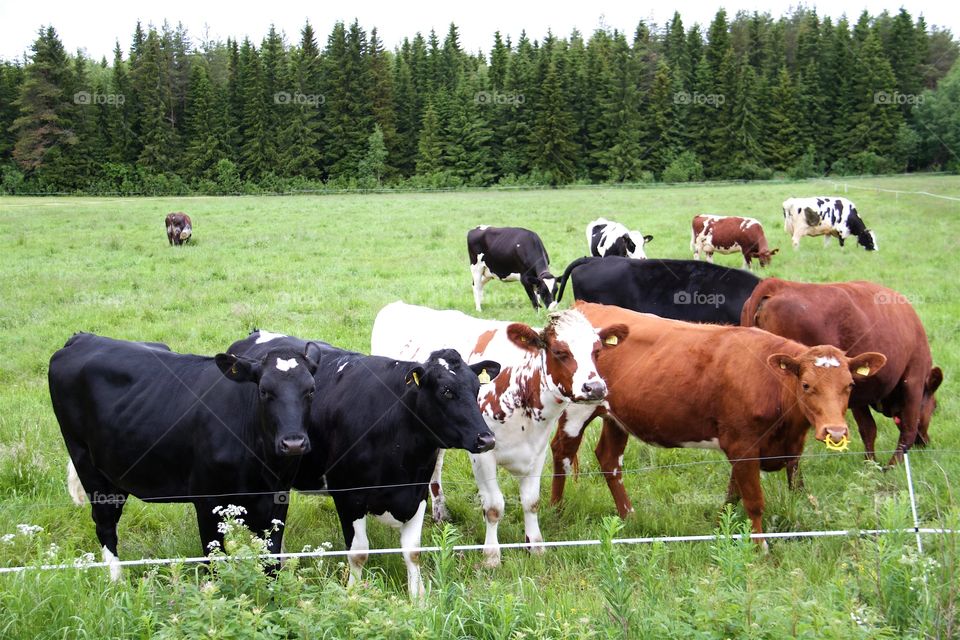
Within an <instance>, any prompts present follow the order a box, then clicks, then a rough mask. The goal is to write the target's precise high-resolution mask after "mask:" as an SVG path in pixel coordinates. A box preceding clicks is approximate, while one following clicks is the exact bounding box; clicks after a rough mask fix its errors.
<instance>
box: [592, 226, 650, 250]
mask: <svg viewBox="0 0 960 640" xmlns="http://www.w3.org/2000/svg"><path fill="white" fill-rule="evenodd" d="M652 240H653V236H651V235H646V236H645V235H643V234H642V233H640V232H639V231H630V230H629V229H627V228H626V227H625V226H624V225H622V224H620V223H619V222H614V221H613V220H607V219H606V218H597V219H596V220H594V221H592V222H590V223H589V224H588V225H587V246H588V247H590V255H592V256H596V257H598V258H602V257H604V256H620V257H622V258H635V259H637V260H646V258H647V253H646V251H644V247H645V246H646V245H647V243H649V242H650V241H652Z"/></svg>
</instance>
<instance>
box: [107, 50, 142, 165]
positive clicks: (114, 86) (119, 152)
mask: <svg viewBox="0 0 960 640" xmlns="http://www.w3.org/2000/svg"><path fill="white" fill-rule="evenodd" d="M111 71H112V78H111V87H110V89H111V91H112V92H113V93H114V94H116V95H117V96H123V104H118V105H116V106H115V107H114V108H113V109H110V111H109V116H110V118H109V122H108V127H109V130H110V142H111V149H110V157H111V158H112V159H113V160H114V161H116V162H119V163H132V162H133V161H134V160H136V158H137V156H138V155H139V150H138V148H137V146H138V145H137V140H136V135H135V134H134V132H133V108H134V104H133V103H132V95H131V94H132V86H131V84H130V78H129V76H128V75H127V64H126V63H125V62H124V61H123V51H121V49H120V43H119V42H117V43H116V45H115V46H114V48H113V68H112V70H111Z"/></svg>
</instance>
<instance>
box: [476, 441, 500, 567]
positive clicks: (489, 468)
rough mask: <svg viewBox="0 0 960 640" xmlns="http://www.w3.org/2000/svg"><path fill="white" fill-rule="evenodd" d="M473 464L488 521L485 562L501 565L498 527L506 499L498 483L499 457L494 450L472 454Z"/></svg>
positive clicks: (481, 501)
mask: <svg viewBox="0 0 960 640" xmlns="http://www.w3.org/2000/svg"><path fill="white" fill-rule="evenodd" d="M470 462H471V463H472V464H473V476H474V478H475V479H476V481H477V488H478V489H479V490H480V508H481V509H483V517H484V519H485V520H486V522H487V535H486V538H485V539H484V542H483V545H484V549H483V555H484V558H485V559H484V564H485V565H486V566H488V567H498V566H500V542H499V541H498V540H497V527H498V526H499V525H500V518H501V517H503V509H504V500H503V492H501V491H500V485H499V484H497V459H496V457H494V455H493V452H491V451H488V452H486V453H477V454H470Z"/></svg>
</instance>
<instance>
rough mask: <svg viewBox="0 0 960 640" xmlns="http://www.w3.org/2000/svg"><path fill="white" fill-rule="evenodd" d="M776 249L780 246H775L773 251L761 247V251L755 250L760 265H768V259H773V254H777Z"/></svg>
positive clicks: (778, 249)
mask: <svg viewBox="0 0 960 640" xmlns="http://www.w3.org/2000/svg"><path fill="white" fill-rule="evenodd" d="M778 251H780V247H777V248H776V249H774V250H773V251H771V250H770V249H763V250H762V251H759V252H757V260H759V261H760V266H761V267H766V266H768V265H769V264H770V261H771V260H772V259H773V256H775V255H777V252H778Z"/></svg>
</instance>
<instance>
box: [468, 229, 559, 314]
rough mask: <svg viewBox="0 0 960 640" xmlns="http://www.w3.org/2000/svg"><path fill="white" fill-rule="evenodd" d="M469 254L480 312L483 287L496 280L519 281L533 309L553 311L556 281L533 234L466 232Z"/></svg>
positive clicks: (519, 231)
mask: <svg viewBox="0 0 960 640" xmlns="http://www.w3.org/2000/svg"><path fill="white" fill-rule="evenodd" d="M467 251H469V253H470V273H471V274H472V275H473V300H474V302H475V303H476V306H477V311H482V309H481V308H480V305H481V303H482V302H483V287H484V285H485V284H487V283H488V282H490V281H491V280H493V279H494V278H498V279H499V280H503V281H505V282H513V281H516V280H519V281H520V283H521V284H522V285H523V289H524V291H526V292H527V296H528V297H529V298H530V303H531V304H532V305H533V308H534V309H537V310H539V309H540V306H541V305H543V306H545V307H547V308H548V309H552V308H553V305H554V301H553V299H554V297H555V296H556V295H557V279H556V278H555V277H554V276H553V274H551V273H550V257H549V256H548V255H547V250H546V249H545V248H544V246H543V242H542V241H541V240H540V236H538V235H537V234H536V233H534V232H533V231H530V230H529V229H521V228H519V227H488V226H486V225H481V226H479V227H477V228H475V229H471V230H470V231H468V232H467Z"/></svg>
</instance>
